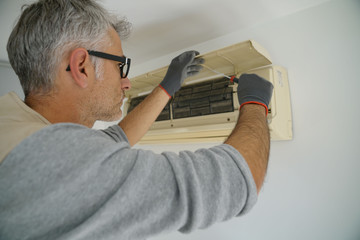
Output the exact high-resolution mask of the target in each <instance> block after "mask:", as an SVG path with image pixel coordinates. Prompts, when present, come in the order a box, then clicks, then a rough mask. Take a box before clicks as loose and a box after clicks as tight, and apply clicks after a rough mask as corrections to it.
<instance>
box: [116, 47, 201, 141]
mask: <svg viewBox="0 0 360 240" xmlns="http://www.w3.org/2000/svg"><path fill="white" fill-rule="evenodd" d="M198 54H199V53H198V52H196V51H188V52H184V53H182V54H180V55H179V56H177V57H176V58H174V59H173V60H172V61H171V64H170V66H169V68H168V71H167V73H166V75H165V77H164V79H163V81H162V82H161V83H160V85H159V86H158V87H156V88H155V89H154V90H153V91H152V93H151V94H150V95H149V96H147V97H146V98H145V99H144V101H142V102H141V103H140V104H139V105H138V106H136V108H135V109H134V110H133V111H131V112H130V113H129V114H128V115H126V117H125V118H124V119H123V120H122V121H121V122H120V123H119V126H120V127H121V128H122V129H123V130H124V132H125V134H126V135H127V137H128V140H129V143H130V145H131V146H133V145H135V144H136V143H137V142H138V141H139V140H140V139H141V138H142V137H143V136H144V135H145V134H146V132H147V131H148V130H149V129H150V127H151V125H152V124H153V123H154V121H155V120H156V118H157V117H158V116H159V114H160V113H161V111H162V110H163V109H164V107H165V105H166V104H167V102H168V101H169V99H170V98H171V96H173V95H174V93H175V92H176V91H177V90H179V89H180V87H181V84H182V83H183V82H184V80H185V78H187V77H189V76H193V75H195V74H197V73H198V72H199V71H200V70H201V68H202V67H201V65H199V64H201V63H203V59H201V58H198V59H195V56H196V55H198Z"/></svg>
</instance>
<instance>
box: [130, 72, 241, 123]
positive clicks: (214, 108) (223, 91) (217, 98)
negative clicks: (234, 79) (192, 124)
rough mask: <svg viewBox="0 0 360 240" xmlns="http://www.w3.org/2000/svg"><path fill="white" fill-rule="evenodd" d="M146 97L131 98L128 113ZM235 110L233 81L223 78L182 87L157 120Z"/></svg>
mask: <svg viewBox="0 0 360 240" xmlns="http://www.w3.org/2000/svg"><path fill="white" fill-rule="evenodd" d="M145 98H146V96H141V97H137V98H133V99H131V101H130V106H129V109H128V113H129V112H131V111H132V110H133V109H134V108H135V107H136V106H137V105H138V104H140V103H141V102H142V101H143V100H144V99H145ZM170 107H171V108H172V109H171V110H170ZM233 111H234V102H233V83H231V82H230V81H229V79H227V78H223V79H218V80H211V81H207V82H202V83H198V84H193V85H187V86H185V87H182V88H181V89H180V90H179V91H178V92H177V93H176V94H175V96H174V98H173V99H172V101H170V102H169V103H168V104H167V105H166V106H165V108H164V109H163V111H162V112H161V113H160V115H159V117H158V118H157V119H156V121H164V120H170V119H180V118H187V117H197V116H203V115H210V114H218V113H225V112H233ZM171 113H172V115H171Z"/></svg>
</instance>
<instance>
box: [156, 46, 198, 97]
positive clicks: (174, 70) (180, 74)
mask: <svg viewBox="0 0 360 240" xmlns="http://www.w3.org/2000/svg"><path fill="white" fill-rule="evenodd" d="M197 55H199V52H197V51H188V52H184V53H182V54H180V55H179V56H177V57H176V58H174V59H173V60H172V61H171V63H170V66H169V68H168V70H167V73H166V75H165V77H164V79H163V80H162V82H161V83H160V85H159V86H160V87H161V88H162V89H163V90H165V92H166V93H167V94H168V95H169V97H170V98H171V96H173V95H174V94H175V92H176V91H177V90H179V89H180V88H181V84H182V83H183V82H184V80H185V78H187V77H191V76H194V75H195V74H197V73H199V72H200V70H201V69H202V66H201V65H200V64H202V63H204V59H202V58H197V59H195V57H196V56H197Z"/></svg>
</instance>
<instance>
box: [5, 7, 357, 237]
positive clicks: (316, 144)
mask: <svg viewBox="0 0 360 240" xmlns="http://www.w3.org/2000/svg"><path fill="white" fill-rule="evenodd" d="M359 10H360V1H357V0H343V1H331V2H327V3H324V4H322V5H319V6H317V7H314V8H311V9H308V10H305V11H302V12H299V13H297V14H294V15H291V16H286V17H283V18H280V19H277V20H274V21H271V22H268V23H264V24H261V25H257V26H255V27H252V28H250V29H241V30H240V31H238V32H235V33H233V34H230V35H227V36H224V37H222V38H218V39H214V40H212V41H209V42H205V43H203V44H200V45H197V46H193V47H192V49H197V50H199V51H200V52H203V53H205V52H208V51H211V50H214V49H217V48H220V47H224V46H228V45H230V44H234V43H237V42H240V41H244V40H248V39H254V40H256V41H257V42H259V43H260V44H262V45H263V46H264V47H265V48H266V49H267V50H268V51H269V52H270V54H271V56H272V58H273V61H274V63H275V64H280V65H283V66H285V67H287V69H288V73H289V82H290V91H291V97H292V108H293V121H294V139H293V140H292V141H286V142H272V146H271V156H270V165H269V169H268V176H267V179H266V183H265V185H264V188H263V190H262V192H261V194H260V197H259V201H258V204H257V205H256V206H255V207H254V209H253V210H252V211H251V212H250V213H249V214H248V215H246V216H244V217H242V218H237V219H233V220H231V221H228V222H226V223H220V224H218V225H215V226H213V227H210V228H209V229H207V230H199V231H196V232H195V233H192V234H190V235H182V234H179V233H172V234H169V235H165V236H161V237H158V238H156V239H159V240H161V239H164V240H165V239H171V240H185V239H192V240H197V239H211V240H212V239H214V240H215V239H226V240H227V239H247V240H252V239H254V240H255V239H256V240H258V239H267V240H275V239H276V240H283V239H284V240H285V239H291V240H298V239H299V240H300V239H301V240H302V239H311V240H313V239H314V240H315V239H316V240H318V239H327V240H332V239H333V240H335V239H336V240H338V239H342V240H355V239H360V229H359V227H360V206H359V203H360V186H359V183H360V174H359V173H358V171H359V169H360V157H359V155H360V138H359V135H360V127H359V120H358V119H359V117H360V114H359V107H358V103H359V102H360V101H359V100H360V94H359V92H360V77H359V76H360V47H359V43H360V14H359V13H360V11H359ZM239 14H241V11H239ZM215 17H220V16H215ZM223 17H226V14H224V16H223ZM180 52H182V50H181V51H178V52H176V53H173V54H170V55H167V56H164V57H162V58H159V59H156V61H152V62H147V63H144V64H142V65H138V66H135V67H134V68H132V73H133V74H132V75H136V74H139V73H142V72H146V71H149V70H153V69H154V68H158V67H161V66H164V65H167V64H169V62H170V60H171V58H172V57H174V56H175V55H176V54H177V53H180ZM134 73H135V74H134ZM10 78H11V79H12V78H14V74H13V73H11V70H9V69H6V68H3V67H0V79H1V80H0V86H1V87H0V89H1V95H2V94H3V93H4V91H5V92H7V91H8V90H10V89H11V88H12V89H14V90H17V92H20V93H21V89H20V88H19V86H20V85H18V86H15V85H16V84H15V83H13V82H12V83H11V84H10V83H8V82H9V81H8V80H7V79H10ZM4 79H5V80H4ZM15 79H16V78H15ZM12 84H15V85H14V86H13V85H12ZM212 145H214V144H198V145H165V146H164V145H162V146H157V145H153V146H137V147H142V148H147V149H153V150H154V151H156V152H161V151H164V150H169V151H176V152H178V151H179V150H183V149H189V150H195V149H197V148H200V147H209V146H212Z"/></svg>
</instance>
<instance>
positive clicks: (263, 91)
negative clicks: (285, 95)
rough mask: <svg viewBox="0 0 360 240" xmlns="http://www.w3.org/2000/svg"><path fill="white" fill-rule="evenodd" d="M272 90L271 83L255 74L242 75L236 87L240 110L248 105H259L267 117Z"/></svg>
mask: <svg viewBox="0 0 360 240" xmlns="http://www.w3.org/2000/svg"><path fill="white" fill-rule="evenodd" d="M273 89H274V86H273V85H272V83H271V82H269V81H267V80H265V79H264V78H262V77H259V76H258V75H256V74H242V75H241V76H240V78H239V83H238V87H237V94H238V98H239V104H240V108H241V107H242V106H243V105H245V104H248V103H255V104H260V105H262V106H264V107H265V108H266V115H267V113H268V107H269V103H270V100H271V96H272V93H273Z"/></svg>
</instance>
